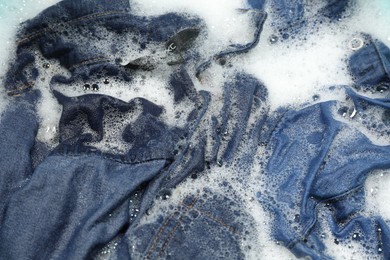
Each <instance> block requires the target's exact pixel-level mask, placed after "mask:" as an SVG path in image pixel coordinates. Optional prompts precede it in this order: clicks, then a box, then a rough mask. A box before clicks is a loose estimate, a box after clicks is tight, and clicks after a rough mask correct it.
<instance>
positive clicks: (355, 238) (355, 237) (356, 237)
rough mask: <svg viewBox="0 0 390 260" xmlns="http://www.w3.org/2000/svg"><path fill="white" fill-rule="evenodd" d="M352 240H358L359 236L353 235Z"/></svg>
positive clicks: (357, 234)
mask: <svg viewBox="0 0 390 260" xmlns="http://www.w3.org/2000/svg"><path fill="white" fill-rule="evenodd" d="M352 239H353V240H360V234H359V233H353V235H352Z"/></svg>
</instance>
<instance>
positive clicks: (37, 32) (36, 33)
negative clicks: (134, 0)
mask: <svg viewBox="0 0 390 260" xmlns="http://www.w3.org/2000/svg"><path fill="white" fill-rule="evenodd" d="M125 13H126V12H125V11H108V12H104V13H95V14H89V15H85V16H82V17H79V18H76V19H73V20H69V21H67V22H65V24H69V23H72V22H76V21H82V20H88V19H93V18H98V17H102V16H107V15H112V14H125ZM58 25H59V23H57V24H55V25H54V26H53V27H56V26H58ZM52 30H53V28H45V29H41V30H39V31H36V32H35V33H33V34H30V35H29V36H26V37H24V38H22V39H20V40H17V41H16V44H17V45H20V44H22V43H24V42H26V41H28V40H31V39H32V38H35V37H37V36H40V35H41V34H43V33H44V32H46V31H52Z"/></svg>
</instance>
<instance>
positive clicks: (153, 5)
mask: <svg viewBox="0 0 390 260" xmlns="http://www.w3.org/2000/svg"><path fill="white" fill-rule="evenodd" d="M56 2H58V0H45V1H43V0H40V1H32V0H28V1H27V0H23V1H22V0H20V1H13V2H12V3H11V2H9V3H3V2H0V10H1V11H2V12H0V21H3V23H2V26H1V27H0V33H1V35H3V37H1V38H0V43H2V44H1V46H5V48H4V47H3V48H2V49H1V50H0V61H2V62H3V63H2V64H3V65H4V64H5V61H6V60H7V59H8V58H9V57H10V54H11V53H13V51H14V49H13V48H14V43H13V42H14V38H15V36H14V35H15V32H16V28H17V24H18V23H19V22H20V21H23V20H25V19H27V18H31V17H33V16H35V15H36V14H37V13H38V12H39V11H41V10H43V9H44V8H46V7H48V6H50V5H52V4H54V3H56ZM323 3H324V1H318V4H314V3H313V4H312V5H311V6H309V7H308V8H309V9H310V10H308V12H307V15H306V16H307V17H309V18H310V15H311V14H314V13H315V11H316V10H318V9H319V8H321V6H322V5H323ZM131 4H132V10H134V11H135V12H136V14H139V15H146V16H150V15H159V14H163V13H166V12H170V11H176V12H186V13H190V14H196V15H198V16H199V17H200V18H202V19H203V20H204V21H205V24H206V27H207V35H203V36H201V37H203V38H202V43H201V44H202V46H201V56H202V58H207V57H209V55H212V54H215V53H217V52H219V51H222V50H225V49H226V48H227V47H228V46H229V45H230V44H235V43H246V42H249V41H251V40H252V37H253V29H254V28H253V24H252V23H251V21H250V16H248V15H245V14H243V13H240V12H238V11H237V9H239V8H242V7H244V6H245V4H244V1H241V0H240V1H236V0H224V1H210V0H187V1H177V0H165V1H155V0H151V1H142V0H132V1H131ZM389 12H390V6H389V2H388V1H383V0H382V1H379V0H375V1H365V0H358V1H357V3H356V8H355V10H354V12H353V13H351V14H350V16H349V17H346V18H343V19H341V21H339V22H337V23H334V24H327V23H323V24H322V25H318V26H316V27H313V28H307V29H306V30H305V31H304V32H303V33H304V34H302V35H300V36H298V37H296V39H290V40H289V41H283V42H282V41H280V39H278V38H277V36H276V35H275V33H274V31H273V28H272V27H271V24H270V22H271V20H270V19H268V20H267V21H266V23H265V26H264V30H263V32H262V34H261V38H260V42H259V44H258V46H257V47H256V48H255V49H254V50H252V51H251V52H249V53H248V54H246V55H242V56H237V57H234V58H232V59H230V60H229V61H228V62H229V63H230V65H232V68H231V69H227V68H226V67H222V66H220V65H219V64H212V66H211V67H210V68H209V69H208V70H207V71H205V73H204V74H202V77H203V81H202V82H199V81H198V80H197V79H196V78H195V77H194V76H192V75H191V77H192V78H193V80H194V84H195V86H196V87H197V88H198V89H204V90H208V91H211V92H212V93H213V95H214V97H213V98H214V100H216V101H217V102H216V104H215V105H214V106H213V107H211V110H210V111H211V113H213V112H215V111H220V109H221V106H222V100H223V98H222V86H223V84H224V82H226V81H228V80H230V77H231V75H232V74H234V72H236V71H238V70H244V71H246V72H248V73H251V74H253V75H255V76H256V77H257V78H258V79H259V80H261V81H262V82H263V83H264V84H265V86H266V87H267V88H268V92H269V102H270V105H271V109H275V108H277V107H279V106H286V105H295V106H297V107H298V106H301V105H302V104H303V103H306V102H308V101H309V102H319V101H325V100H330V99H336V100H340V101H343V100H344V99H345V93H344V92H343V91H339V90H337V89H336V91H334V90H332V91H330V90H329V88H328V86H331V85H349V84H351V83H352V78H351V76H350V75H349V73H348V70H347V65H346V60H347V58H348V56H349V55H350V54H351V53H353V51H354V49H356V48H358V47H359V46H360V44H361V43H360V42H359V40H358V38H357V35H358V34H359V33H360V32H364V33H368V34H371V35H373V36H374V37H375V38H378V39H380V40H382V41H383V42H384V43H385V44H387V45H390V29H389V26H388V24H389V23H390V15H389ZM373 17H374V18H375V19H373ZM311 19H315V18H311ZM5 21H7V22H5ZM100 33H101V36H102V37H101V39H106V38H109V37H110V34H109V32H100ZM71 36H72V35H70V37H71ZM79 40H80V41H81V42H82V41H83V40H85V39H83V38H82V37H81V36H80V39H79ZM123 41H124V42H126V41H127V42H131V41H129V39H127V38H124V39H123ZM88 46H89V45H88ZM351 46H352V48H351ZM91 47H93V48H97V49H100V50H101V51H105V50H107V52H109V51H108V50H110V46H108V44H106V43H104V40H102V41H99V42H96V43H95V44H94V45H93V46H91ZM156 48H158V47H156ZM136 49H137V48H130V47H129V48H127V49H126V51H123V52H121V53H119V54H120V55H121V56H122V57H123V58H124V60H123V63H126V62H128V61H130V60H133V59H136V58H139V57H144V56H147V55H150V54H151V53H150V52H148V49H146V50H144V51H138V50H137V51H135V50H136ZM162 55H163V54H162ZM110 58H111V59H114V58H115V57H110ZM45 63H47V61H44V59H41V58H38V59H37V67H39V69H40V72H41V73H40V78H39V80H38V81H39V83H38V84H37V87H38V88H39V89H40V90H41V92H42V100H41V102H40V103H39V104H38V110H39V114H40V117H41V124H40V129H39V132H38V136H37V138H38V139H40V140H42V141H44V142H46V143H49V144H52V145H53V146H54V145H55V138H56V135H57V134H58V133H57V131H58V121H59V117H60V114H61V107H60V106H59V105H58V103H57V101H56V100H55V98H54V96H53V95H52V92H51V90H50V88H48V86H49V85H50V82H49V81H50V78H51V77H52V76H53V75H58V74H60V75H62V76H64V77H68V78H69V77H70V76H71V75H70V73H69V71H67V70H65V69H64V68H62V67H61V66H59V64H56V63H55V62H53V61H50V68H47V66H45ZM3 67H6V66H3ZM158 69H159V70H158V73H148V72H145V73H143V74H139V75H136V76H135V79H134V81H133V82H132V83H128V82H123V81H120V80H111V79H109V82H108V83H105V82H104V80H105V79H102V80H101V81H99V82H96V81H94V80H95V79H93V80H92V81H90V82H83V81H79V82H77V83H76V84H75V85H74V86H73V88H61V86H60V85H57V86H53V87H54V88H56V90H59V91H61V92H62V93H64V94H66V95H68V96H78V95H84V94H91V93H100V94H105V95H109V96H113V97H116V98H119V99H121V100H123V101H129V100H130V99H132V98H134V97H143V98H146V99H148V100H150V101H152V102H154V103H156V104H158V105H164V107H165V112H164V113H165V117H166V119H167V120H168V122H169V123H170V124H171V125H180V124H184V122H181V123H180V120H179V121H178V120H172V118H174V117H173V116H172V115H175V113H176V112H177V111H185V110H186V103H183V104H181V105H174V104H173V103H172V93H170V90H169V88H168V86H167V84H168V76H169V70H168V69H167V68H165V67H164V66H162V67H159V68H158ZM4 72H5V71H4V70H3V71H0V74H4ZM85 84H89V86H90V87H88V88H87V87H85V86H86V85H85ZM93 84H97V86H98V89H97V88H96V87H94V85H93ZM1 96H2V98H3V96H4V93H1ZM0 103H1V104H3V102H2V100H0ZM351 105H352V104H350V103H346V106H347V107H348V109H346V110H345V115H344V116H343V114H344V113H342V114H341V116H340V118H339V120H340V121H342V120H344V122H346V123H348V124H354V126H356V127H358V128H359V130H361V131H362V132H364V133H365V134H366V135H367V136H369V137H370V139H372V140H373V141H375V140H376V143H378V144H384V141H386V142H387V141H389V140H388V138H385V137H383V138H382V139H380V138H378V136H377V135H375V134H374V133H375V132H376V129H374V130H372V131H371V130H370V129H368V128H367V127H366V126H365V125H364V123H363V122H362V120H360V116H359V115H357V116H356V117H355V116H353V115H354V114H353V111H354V110H351V111H350V110H349V108H350V107H351ZM340 109H341V107H340ZM187 110H188V108H187ZM0 112H1V106H0ZM374 112H375V111H374ZM374 112H373V114H375V113H374ZM335 114H337V112H336V111H335ZM135 117H136V115H135ZM135 117H134V118H133V117H132V118H126V120H124V121H115V120H116V119H112V120H109V121H106V122H105V124H107V125H112V126H114V127H113V128H112V129H105V136H106V139H105V140H103V142H102V143H101V144H94V145H96V146H98V147H99V148H100V149H102V150H105V149H113V148H114V149H118V150H119V151H123V150H126V149H128V148H129V147H127V146H125V145H123V144H119V143H113V142H112V140H114V139H116V136H117V135H118V134H120V133H121V131H122V126H123V124H127V123H129V122H131V121H132V120H134V119H135ZM376 120H377V121H379V118H376ZM343 138H348V136H346V137H343ZM194 143H196V140H194ZM99 145H100V146H99ZM259 149H260V150H259V151H258V156H259V157H264V154H263V153H264V151H262V150H261V148H259ZM218 164H219V165H215V166H212V167H211V168H210V169H208V170H207V171H206V172H205V173H203V174H202V175H201V176H197V178H196V180H195V179H192V178H188V179H187V180H186V181H185V182H183V183H182V184H180V185H179V187H177V189H174V190H173V192H172V194H171V195H170V196H169V200H161V203H160V202H159V203H158V204H159V206H158V207H153V208H151V213H152V214H150V215H148V216H145V217H144V218H143V219H142V221H143V223H150V222H152V221H154V220H155V219H154V218H155V217H156V216H157V215H158V214H157V212H159V213H162V214H164V213H166V214H168V213H169V212H170V210H171V209H170V207H169V206H170V205H172V204H176V205H178V204H179V203H180V202H181V201H182V199H183V198H184V197H186V196H187V195H188V194H190V193H192V191H194V190H200V189H203V187H209V188H210V189H211V190H212V191H213V192H215V193H216V194H224V195H225V196H227V197H229V198H230V199H232V200H234V201H235V202H236V203H240V204H241V205H245V207H244V208H245V210H246V212H247V213H249V214H250V215H251V216H252V217H253V218H254V219H255V221H256V228H255V230H252V233H251V237H252V238H253V240H252V241H246V242H243V245H242V247H243V248H244V249H245V250H244V251H245V254H246V257H247V258H248V259H258V258H260V257H261V258H262V259H290V258H291V259H293V258H294V256H293V255H292V254H291V253H290V252H288V251H287V249H285V248H284V247H282V246H280V245H278V244H277V243H276V241H273V239H272V238H271V236H270V231H271V227H270V223H271V222H272V221H271V220H272V216H270V215H268V213H267V212H264V211H263V209H262V208H261V207H260V206H259V205H258V201H257V200H255V199H253V197H254V196H255V194H256V192H257V191H259V190H260V191H261V190H267V186H266V185H265V184H264V183H262V182H261V175H262V167H260V166H259V165H257V166H254V168H253V169H250V171H251V172H252V173H253V176H250V177H249V178H252V179H250V180H247V179H246V180H243V179H242V178H240V177H237V172H242V171H243V169H240V168H238V167H237V168H234V169H233V168H227V167H225V166H224V165H223V162H220V163H218ZM246 170H247V169H246ZM226 180H228V181H229V182H230V184H231V185H230V186H229V187H225V186H223V185H221V183H222V182H224V181H226ZM389 185H390V177H389V174H387V173H386V172H378V173H377V174H374V175H372V176H370V177H369V179H368V181H367V182H366V190H367V191H368V192H367V193H366V208H367V209H366V213H367V214H372V215H375V214H380V215H382V216H383V217H384V218H385V219H388V220H389V219H390V210H389V208H388V205H387V204H388V202H389V201H390V197H389V195H388V194H389V192H388V190H389V188H388V187H390V186H389ZM153 213H155V214H153ZM295 215H296V214H292V216H295ZM321 220H323V219H321V218H320V221H321ZM242 221H245V219H243V220H242ZM325 226H326V225H325ZM324 234H325V237H326V247H327V249H328V253H329V254H330V255H331V256H334V257H337V258H338V259H365V258H368V256H367V255H366V253H365V252H364V250H363V249H362V248H361V246H360V245H359V243H357V242H353V241H352V242H348V243H347V242H339V243H334V239H335V238H334V237H333V236H332V234H331V232H330V230H329V228H328V229H327V230H324ZM112 243H114V244H112ZM112 243H111V244H110V245H108V246H107V248H105V249H103V251H102V252H103V255H104V254H105V253H104V252H105V251H110V250H111V249H113V250H114V249H115V246H116V245H115V243H116V242H115V241H113V242H112ZM248 246H250V248H251V249H249V250H248V248H249V247H248ZM102 258H103V259H104V257H102Z"/></svg>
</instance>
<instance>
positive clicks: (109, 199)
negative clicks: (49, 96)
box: [0, 0, 390, 259]
mask: <svg viewBox="0 0 390 260" xmlns="http://www.w3.org/2000/svg"><path fill="white" fill-rule="evenodd" d="M265 4H270V6H271V7H272V8H274V11H275V12H276V13H280V16H281V17H283V18H281V19H278V21H279V22H280V23H279V25H280V26H282V27H283V28H294V26H292V24H293V23H295V22H292V21H298V20H299V21H303V13H302V12H303V10H304V9H303V3H302V2H301V1H294V2H286V1H276V0H274V1H270V2H265V1H256V0H250V1H248V5H249V6H251V8H253V9H257V10H250V11H248V12H247V13H248V15H252V17H253V19H254V24H255V25H256V28H255V31H254V39H253V41H251V42H249V43H248V44H244V45H232V46H230V48H229V49H227V50H226V51H223V52H221V53H217V54H215V55H214V56H212V57H211V58H210V59H208V60H207V61H206V62H203V61H202V60H201V59H199V55H197V49H196V48H189V49H186V48H182V52H183V53H181V54H180V55H181V56H182V58H183V60H182V61H181V62H179V63H177V64H176V63H175V64H172V65H171V68H172V71H171V75H170V80H169V88H170V90H171V91H172V93H173V100H172V102H174V103H175V104H180V103H183V104H186V106H187V107H188V108H189V110H188V111H189V112H188V113H184V114H182V115H181V117H182V118H185V124H184V125H172V124H168V122H166V120H165V119H164V116H163V111H164V107H163V106H159V105H157V104H155V103H153V102H151V101H149V100H147V99H144V98H140V97H134V98H133V99H131V100H130V101H128V102H124V101H121V100H119V99H116V98H113V97H109V96H105V95H102V94H94V95H92V94H86V95H82V96H77V97H68V96H66V95H64V94H62V93H61V92H60V91H58V90H57V89H56V86H58V85H61V86H62V87H65V88H66V87H71V86H73V85H75V84H79V82H89V81H90V80H95V79H97V78H99V77H102V78H108V79H111V78H115V79H117V80H118V79H119V80H121V81H123V82H126V84H128V85H129V86H130V85H131V83H132V80H133V77H134V73H135V70H137V69H138V67H137V66H135V67H131V68H129V67H126V66H123V65H121V63H120V62H118V61H117V60H116V59H117V58H119V57H116V56H115V55H116V53H120V50H121V49H123V48H125V46H126V44H124V43H123V42H122V41H121V39H122V38H124V36H125V35H126V37H127V36H129V35H130V36H133V35H134V37H135V38H134V39H135V40H134V41H135V42H136V43H137V44H138V46H139V49H140V50H143V49H147V48H153V47H155V46H162V47H161V48H163V49H164V48H167V46H166V44H167V42H170V39H177V38H172V37H175V35H176V36H177V35H178V33H180V32H183V30H185V29H188V28H190V29H191V30H196V32H197V31H198V30H203V29H204V24H203V22H202V21H201V20H200V19H199V18H197V17H193V16H189V15H184V14H183V15H181V14H177V13H169V14H165V15H161V16H156V17H140V16H135V15H133V14H132V11H131V6H130V4H129V1H127V0H126V1H125V0H123V1H121V0H117V1H107V0H99V1H96V0H95V1H93V0H65V1H62V2H60V3H59V4H57V5H55V6H53V7H51V8H49V9H47V10H45V11H44V12H43V13H41V14H40V15H38V16H37V17H36V18H34V19H32V20H30V21H27V22H26V23H25V24H24V25H23V28H22V31H21V33H20V35H22V36H20V40H18V41H17V44H18V48H17V51H16V59H15V62H14V63H13V64H11V67H10V70H9V72H8V74H7V76H6V79H5V86H6V90H7V91H8V95H9V99H10V102H9V105H8V107H7V108H6V110H5V112H4V115H3V116H2V118H1V124H0V133H1V135H0V140H2V143H3V144H8V145H7V146H4V145H3V146H2V147H0V154H1V156H0V170H1V174H0V178H1V179H0V180H1V181H0V223H1V225H0V258H2V259H85V258H92V257H94V256H96V254H97V253H98V252H99V250H100V249H101V248H102V247H103V246H105V245H106V244H107V243H109V242H110V241H112V240H113V239H117V241H118V246H117V249H116V250H115V252H114V254H113V255H112V257H113V258H117V259H131V258H136V259H137V258H147V259H155V258H172V259H204V258H210V259H226V258H229V259H242V258H244V257H245V254H244V253H245V252H244V251H243V248H241V242H242V239H243V237H245V236H246V234H247V229H250V227H253V226H254V225H255V224H254V220H253V219H252V217H251V216H250V214H248V213H247V211H246V210H245V209H243V208H242V205H240V204H238V203H237V202H236V201H233V200H232V199H231V198H228V197H227V196H225V195H224V194H216V193H214V192H213V191H212V189H209V187H204V188H203V189H202V190H199V191H195V190H194V191H193V194H192V195H189V196H188V197H186V198H185V199H184V200H183V201H182V203H181V204H178V205H176V204H175V203H173V204H172V205H171V207H170V209H169V211H168V213H155V214H156V215H155V216H153V217H154V218H153V219H154V221H152V222H148V223H147V224H145V223H144V222H143V220H144V218H145V217H146V216H147V215H148V214H147V213H148V212H149V209H150V208H156V207H157V208H158V206H159V203H160V202H161V200H164V199H167V198H168V197H169V196H170V194H171V193H172V192H173V191H174V190H175V189H178V185H179V184H180V183H182V182H183V181H184V180H186V179H188V178H189V177H190V176H192V177H193V178H198V177H199V178H201V177H202V176H203V175H206V174H212V173H213V172H212V171H209V168H211V167H218V166H223V167H227V168H231V169H237V171H236V172H237V175H238V176H240V177H242V178H243V180H244V181H245V180H248V179H249V178H248V179H247V178H245V177H246V176H250V175H256V174H257V175H260V174H261V173H260V172H256V171H254V170H253V169H251V167H250V166H251V165H253V163H254V162H255V160H256V162H258V160H259V158H258V155H257V150H258V147H259V146H262V147H264V144H266V146H267V152H266V153H265V154H268V155H270V156H269V158H268V157H267V155H264V156H263V157H262V158H260V160H261V161H262V162H264V163H263V164H264V165H265V169H264V173H263V175H262V178H263V180H264V181H265V183H267V186H268V187H269V189H268V192H267V193H264V192H258V193H257V198H258V201H259V202H260V203H259V207H263V208H264V209H265V210H267V211H269V212H270V213H271V215H272V217H273V221H272V224H271V225H272V236H273V238H274V239H276V240H278V241H280V242H281V243H282V244H283V245H284V246H286V247H287V248H288V249H289V250H290V251H291V252H292V253H294V254H295V255H296V256H297V257H303V256H309V257H311V258H312V259H328V258H330V257H329V256H328V255H327V253H326V247H325V245H324V239H323V237H322V233H321V230H322V229H323V226H322V225H323V224H324V223H323V222H327V224H328V226H329V227H330V229H331V232H332V234H333V235H334V236H335V237H336V238H337V239H339V240H338V241H341V242H342V241H343V240H347V239H350V238H351V237H353V235H354V234H358V235H357V236H358V237H359V240H360V243H362V244H363V243H364V244H365V246H366V247H367V250H370V252H372V253H377V250H378V248H380V249H381V254H382V255H383V257H384V258H385V259H388V258H390V250H389V249H388V248H390V241H389V239H390V230H389V227H388V224H387V222H386V221H385V220H383V219H382V218H381V217H380V216H373V217H371V218H369V217H368V216H365V215H363V214H362V213H361V211H362V210H363V207H364V183H365V180H366V179H367V177H368V176H369V175H370V174H372V173H373V171H374V170H377V169H388V168H390V159H389V158H388V155H389V152H390V147H389V146H379V145H376V144H374V143H372V142H371V141H370V140H369V139H368V138H367V137H366V136H365V135H364V134H363V132H362V131H361V130H360V129H361V128H362V127H363V128H369V129H370V127H372V123H376V124H377V127H376V128H375V131H376V132H378V133H379V134H384V135H388V134H389V130H390V129H389V116H388V115H389V109H390V102H389V100H388V96H386V95H387V90H388V89H386V88H384V87H383V86H384V85H386V84H389V83H390V82H389V78H388V67H389V53H390V51H389V49H388V47H387V46H385V45H384V44H383V43H381V42H379V41H377V40H370V41H369V42H368V44H367V45H366V46H365V47H363V48H361V49H360V50H358V51H356V52H354V54H353V55H352V56H351V57H350V69H351V73H352V74H353V75H354V76H355V86H354V87H356V88H359V89H360V87H361V88H363V90H367V87H369V90H370V91H372V90H375V91H378V93H379V94H380V95H382V97H381V98H369V97H366V96H364V95H361V94H358V93H357V92H356V89H353V88H350V87H339V88H340V89H341V88H342V89H345V91H346V94H347V96H348V97H349V99H348V101H347V104H348V105H350V106H352V107H354V109H355V110H356V111H357V113H359V114H361V115H365V117H366V118H368V119H367V120H379V122H376V121H375V122H374V121H368V122H363V123H361V124H356V123H352V122H349V121H348V120H340V119H339V118H338V116H339V115H338V112H339V113H341V114H342V113H343V112H345V111H348V109H347V110H345V104H344V103H342V102H339V101H328V102H321V103H317V104H314V105H311V106H306V107H303V108H302V109H291V108H280V109H279V110H277V111H276V112H272V113H271V112H269V107H268V95H267V89H266V87H265V86H264V85H263V84H262V83H261V82H259V81H258V80H257V79H255V78H254V77H253V76H251V75H248V74H246V73H243V72H238V73H236V74H235V75H233V76H232V78H231V80H229V81H228V82H226V83H225V84H224V85H223V97H222V99H220V98H218V97H215V96H214V95H213V94H211V93H209V92H207V91H197V90H196V89H195V87H194V84H193V82H192V80H191V77H190V75H188V70H187V66H188V65H194V64H195V65H196V66H198V70H197V71H196V72H195V73H197V72H199V71H201V72H202V71H204V70H206V69H207V66H208V65H207V64H208V63H210V62H212V61H213V60H215V59H219V58H229V57H230V56H232V55H239V54H241V53H246V52H249V51H250V50H251V48H253V47H254V46H256V45H257V44H258V41H259V37H260V33H261V31H262V25H263V23H264V20H265V18H266V14H265V12H264V11H263V10H262V9H263V8H264V6H265ZM348 5H349V2H348V1H328V4H327V5H326V6H325V7H324V8H323V9H321V10H320V12H321V14H322V15H323V16H324V17H328V18H330V19H335V18H337V17H338V16H339V15H341V13H343V12H344V10H345V8H347V6H348ZM275 6H276V7H275ZM291 8H292V10H295V11H294V12H293V15H292V16H290V15H287V14H288V13H291V12H290V10H291ZM329 10H331V11H329ZM291 19H292V20H291ZM279 25H278V26H279ZM282 27H280V28H282ZM194 28H196V29H194ZM296 28H297V27H296ZM294 30H295V29H294ZM102 31H109V32H110V33H111V34H113V35H115V37H110V38H107V39H101V38H99V36H101V32H102ZM297 32H298V31H296V33H297ZM75 35H77V36H78V37H80V38H77V39H76V38H74V36H75ZM181 35H183V34H181ZM80 39H82V40H80ZM95 41H104V42H106V43H107V42H108V43H109V44H110V45H111V47H112V48H111V52H110V53H107V50H104V49H99V46H98V45H96V46H95V45H94V44H91V43H93V42H95ZM176 42H177V41H176ZM168 47H169V46H168ZM36 52H39V53H41V55H42V56H43V57H44V58H46V59H54V60H57V61H58V62H59V64H60V65H61V66H62V67H63V68H65V69H67V70H68V71H69V72H70V73H71V76H70V77H64V76H61V75H56V76H54V77H53V78H52V79H51V83H50V86H47V87H48V88H51V89H52V92H53V94H54V96H55V98H56V99H57V101H58V103H59V104H61V106H62V107H63V110H62V115H61V119H60V122H59V138H58V143H59V144H58V145H57V146H56V147H55V148H50V147H48V146H47V145H45V144H44V143H42V142H39V141H38V140H36V135H37V130H38V127H39V118H38V114H37V111H36V106H37V102H38V101H40V100H41V97H40V93H39V90H37V89H36V88H35V84H37V79H38V78H39V70H38V68H36V67H35V60H36V59H37V58H36V56H35V55H36V54H35V53H36ZM199 64H201V65H200V66H199ZM202 64H206V65H202ZM144 68H145V67H144ZM147 68H150V67H147ZM199 68H200V69H199ZM139 69H143V68H142V66H140V67H139ZM221 102H222V104H220V103H221ZM348 102H349V103H348ZM216 107H217V108H218V107H220V109H219V110H218V109H215V108H216ZM134 113H139V115H138V117H137V118H136V119H135V120H134V121H132V122H130V123H126V124H127V125H124V128H123V129H124V131H123V133H121V135H120V136H119V139H120V140H117V141H120V142H122V143H125V144H128V145H129V147H130V148H128V149H127V150H126V152H124V153H119V152H118V151H116V150H115V149H111V150H108V151H107V150H104V151H103V150H99V149H98V148H96V146H94V144H97V143H100V142H102V141H103V140H104V138H105V131H104V129H105V128H106V127H108V126H107V125H104V123H103V122H105V119H107V118H128V117H131V116H132V115H133V114H134ZM372 113H382V114H383V116H382V117H380V119H372ZM341 117H342V116H341ZM371 130H373V129H371ZM225 185H231V184H230V183H229V182H228V181H226V183H225ZM326 209H329V210H326ZM154 212H158V211H154ZM320 212H321V214H322V215H323V216H322V217H321V219H322V221H321V222H320V221H319V219H320V217H319V214H320ZM252 232H253V231H252Z"/></svg>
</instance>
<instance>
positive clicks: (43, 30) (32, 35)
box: [16, 28, 52, 45]
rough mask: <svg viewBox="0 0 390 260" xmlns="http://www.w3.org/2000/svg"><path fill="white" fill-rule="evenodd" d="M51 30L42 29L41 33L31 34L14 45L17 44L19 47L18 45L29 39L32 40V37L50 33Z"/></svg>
mask: <svg viewBox="0 0 390 260" xmlns="http://www.w3.org/2000/svg"><path fill="white" fill-rule="evenodd" d="M51 30H52V29H51V28H45V29H42V30H41V31H38V32H36V33H33V34H31V35H30V36H28V37H25V38H23V39H21V40H18V41H16V44H17V45H20V44H22V43H24V42H26V41H28V40H31V39H32V38H34V37H37V36H40V35H41V34H43V33H44V32H46V31H51Z"/></svg>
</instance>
